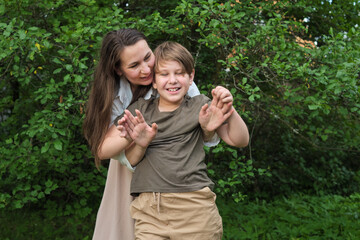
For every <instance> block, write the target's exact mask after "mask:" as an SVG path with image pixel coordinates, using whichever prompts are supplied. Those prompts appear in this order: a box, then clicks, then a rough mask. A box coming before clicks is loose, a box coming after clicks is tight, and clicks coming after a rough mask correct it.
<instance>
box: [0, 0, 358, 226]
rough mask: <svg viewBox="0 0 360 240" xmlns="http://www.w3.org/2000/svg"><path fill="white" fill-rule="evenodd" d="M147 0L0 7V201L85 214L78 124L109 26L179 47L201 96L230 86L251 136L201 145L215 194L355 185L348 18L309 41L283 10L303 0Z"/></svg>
mask: <svg viewBox="0 0 360 240" xmlns="http://www.w3.org/2000/svg"><path fill="white" fill-rule="evenodd" d="M151 2H152V3H151V4H150V1H144V2H143V3H142V4H145V5H144V6H152V8H150V9H151V10H149V9H148V8H141V6H140V5H137V3H136V2H134V1H128V2H127V3H126V4H125V3H122V2H121V3H118V2H116V1H105V0H103V1H80V0H79V1H66V0H63V1H51V0H47V1H33V0H22V1H14V0H9V1H5V2H2V3H0V13H1V18H0V32H1V35H0V60H1V62H0V69H1V82H0V93H1V96H2V98H1V99H0V125H1V129H0V137H1V141H0V153H1V156H2V161H1V162H0V178H1V183H0V188H1V193H0V208H5V207H6V208H9V209H19V208H23V207H24V206H28V205H35V206H37V207H43V208H45V209H47V210H48V216H49V217H55V216H67V215H70V214H74V215H76V216H77V217H78V218H81V217H83V218H84V217H86V216H88V215H89V214H90V213H91V212H92V211H96V209H97V206H98V203H99V200H100V196H101V194H102V189H103V185H104V181H105V176H106V168H102V170H101V171H100V172H98V171H97V170H96V169H95V167H94V164H93V159H92V157H91V155H90V153H89V150H88V147H87V144H86V142H85V141H84V139H83V137H82V133H81V124H82V119H83V116H84V106H85V105H84V104H85V102H86V100H87V97H88V91H89V87H90V84H89V83H90V82H91V77H92V73H93V68H94V66H95V65H96V61H97V52H98V49H99V45H100V42H101V39H102V37H103V36H104V34H105V33H106V32H108V31H110V30H114V29H118V28H122V27H134V28H138V29H139V30H141V31H143V32H144V33H145V34H146V35H147V36H148V38H149V42H151V43H152V47H154V46H156V45H157V44H158V43H159V42H162V41H164V40H174V41H178V42H180V43H182V44H183V45H185V46H186V47H187V48H188V49H189V50H190V51H191V52H192V53H193V54H194V56H195V59H196V83H197V84H198V86H199V88H200V89H201V91H202V92H203V93H205V94H208V92H209V89H210V88H212V87H213V86H214V85H218V84H221V85H224V86H226V87H228V88H229V89H230V90H231V92H232V93H233V95H234V100H235V101H234V106H235V107H236V109H237V110H238V111H239V112H240V113H241V115H242V116H243V118H244V119H245V121H246V122H247V124H248V127H249V131H250V134H251V142H250V144H249V147H247V148H244V149H234V148H231V147H228V146H225V145H224V144H223V143H221V144H219V145H218V146H217V147H215V148H212V149H207V152H208V155H207V160H208V162H209V173H210V175H211V177H212V178H213V179H214V180H215V181H216V183H217V187H216V192H217V193H218V194H219V195H222V196H224V197H228V196H232V198H233V199H235V200H236V201H239V200H242V199H244V198H245V197H246V195H251V196H259V197H269V196H273V195H276V194H290V193H291V192H293V191H307V192H333V193H341V194H343V193H345V194H350V193H352V192H354V191H358V190H359V189H358V188H359V179H360V175H359V173H360V165H359V161H357V160H358V159H359V146H360V144H359V143H360V134H359V132H360V124H359V119H360V118H359V115H360V104H359V102H360V99H359V96H360V91H359V69H360V68H359V67H360V61H359V59H360V56H359V55H360V49H359V48H360V44H359V43H360V40H359V33H360V31H359V28H358V26H351V24H350V26H349V22H346V21H347V20H346V19H343V21H344V22H346V25H341V24H340V25H341V28H340V27H339V26H340V25H339V24H335V25H334V28H329V29H328V31H327V32H326V34H324V33H323V32H322V33H321V34H322V35H321V36H309V34H308V28H307V26H306V23H305V22H303V21H300V20H299V16H298V17H297V19H295V18H293V17H292V16H291V15H288V14H289V13H291V11H290V10H289V9H290V8H291V9H292V10H294V7H297V8H298V9H303V10H304V11H303V12H304V15H303V16H302V17H303V18H304V17H306V14H310V13H313V12H312V11H313V10H312V9H311V8H309V7H308V5H306V2H305V1H299V2H298V4H296V5H295V6H293V5H291V4H290V2H288V1H281V2H279V3H275V2H272V1H241V2H240V1H237V0H236V1H235V0H234V1H226V2H221V1H210V0H209V1H203V0H201V1H192V0H183V1H167V3H163V2H161V1H158V2H159V4H158V5H157V4H154V3H153V2H154V1H151ZM156 2H157V1H156ZM338 4H339V6H340V3H338ZM320 7H321V6H320ZM358 7H359V6H358V4H357V3H355V2H354V8H355V9H356V8H358ZM169 8H170V9H169ZM305 10H306V11H305ZM5 12H6V15H5ZM349 21H350V20H349ZM314 26H315V24H313V25H311V26H310V28H312V27H314ZM343 26H349V29H343ZM337 27H339V28H337ZM313 32H314V33H315V32H316V31H313ZM316 37H318V38H320V37H321V45H318V46H316V45H314V44H313V42H311V41H310V40H313V41H315V40H316ZM344 186H346V187H344ZM69 221H70V220H69Z"/></svg>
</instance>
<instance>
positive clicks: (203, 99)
mask: <svg viewBox="0 0 360 240" xmlns="http://www.w3.org/2000/svg"><path fill="white" fill-rule="evenodd" d="M186 98H187V99H188V101H191V102H200V103H203V102H208V101H210V98H209V97H207V96H206V95H205V94H199V95H196V96H193V97H190V96H189V95H186Z"/></svg>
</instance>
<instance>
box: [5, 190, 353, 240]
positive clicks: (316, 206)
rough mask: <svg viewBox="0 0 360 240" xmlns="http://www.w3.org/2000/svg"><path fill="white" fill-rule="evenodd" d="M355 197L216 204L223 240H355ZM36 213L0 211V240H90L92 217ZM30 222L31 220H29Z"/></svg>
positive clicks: (297, 197)
mask: <svg viewBox="0 0 360 240" xmlns="http://www.w3.org/2000/svg"><path fill="white" fill-rule="evenodd" d="M359 200H360V196H359V194H354V195H351V196H350V197H342V196H337V195H334V196H320V197H314V196H306V195H294V196H291V197H290V198H280V199H277V200H275V201H263V200H255V201H250V202H249V201H243V202H240V203H235V202H234V201H232V200H229V199H227V200H226V199H224V198H222V197H220V198H218V199H217V205H218V208H219V211H220V214H221V216H222V220H223V225H224V234H223V240H240V239H249V240H250V239H251V240H252V239H267V240H270V239H276V240H282V239H284V240H288V239H302V240H305V239H334V240H337V239H338V240H342V239H348V240H352V239H353V240H356V239H357V238H358V236H359V234H360V232H359V229H360V228H359V227H360V221H359V217H360V216H359V211H360V205H359ZM46 217H47V216H46V213H44V210H42V209H29V208H24V209H21V210H15V211H7V210H4V209H1V210H0V238H1V239H4V240H6V239H9V240H10V239H11V240H22V239H34V240H36V239H57V240H60V239H64V240H65V239H82V240H87V239H91V236H92V232H93V222H94V220H95V214H92V215H90V216H88V217H86V218H81V219H76V218H75V217H74V221H73V222H71V223H69V222H68V219H67V218H66V217H57V218H54V219H51V220H48V219H47V220H46V221H45V220H44V218H46ZM29 219H31V221H29Z"/></svg>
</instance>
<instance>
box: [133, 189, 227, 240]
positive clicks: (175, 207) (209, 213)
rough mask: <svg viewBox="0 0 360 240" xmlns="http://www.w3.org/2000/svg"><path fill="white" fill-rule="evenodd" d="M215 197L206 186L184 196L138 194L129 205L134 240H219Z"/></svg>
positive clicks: (219, 226)
mask: <svg viewBox="0 0 360 240" xmlns="http://www.w3.org/2000/svg"><path fill="white" fill-rule="evenodd" d="M215 199H216V195H215V193H213V192H212V191H211V190H210V188H208V187H206V188H203V189H201V190H199V191H195V192H185V193H141V194H140V196H139V197H137V198H136V199H135V200H134V201H133V202H132V204H131V207H130V214H131V217H132V218H134V219H135V239H136V240H149V239H151V240H158V239H161V240H163V239H172V240H177V239H179V240H180V239H181V240H184V239H186V240H192V239H196V240H221V237H222V233H223V228H222V219H221V217H220V215H219V211H218V209H217V207H216V204H215Z"/></svg>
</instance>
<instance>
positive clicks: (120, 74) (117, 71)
mask: <svg viewBox="0 0 360 240" xmlns="http://www.w3.org/2000/svg"><path fill="white" fill-rule="evenodd" d="M115 72H116V73H117V75H119V76H120V77H121V76H122V71H121V70H120V68H116V69H115Z"/></svg>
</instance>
